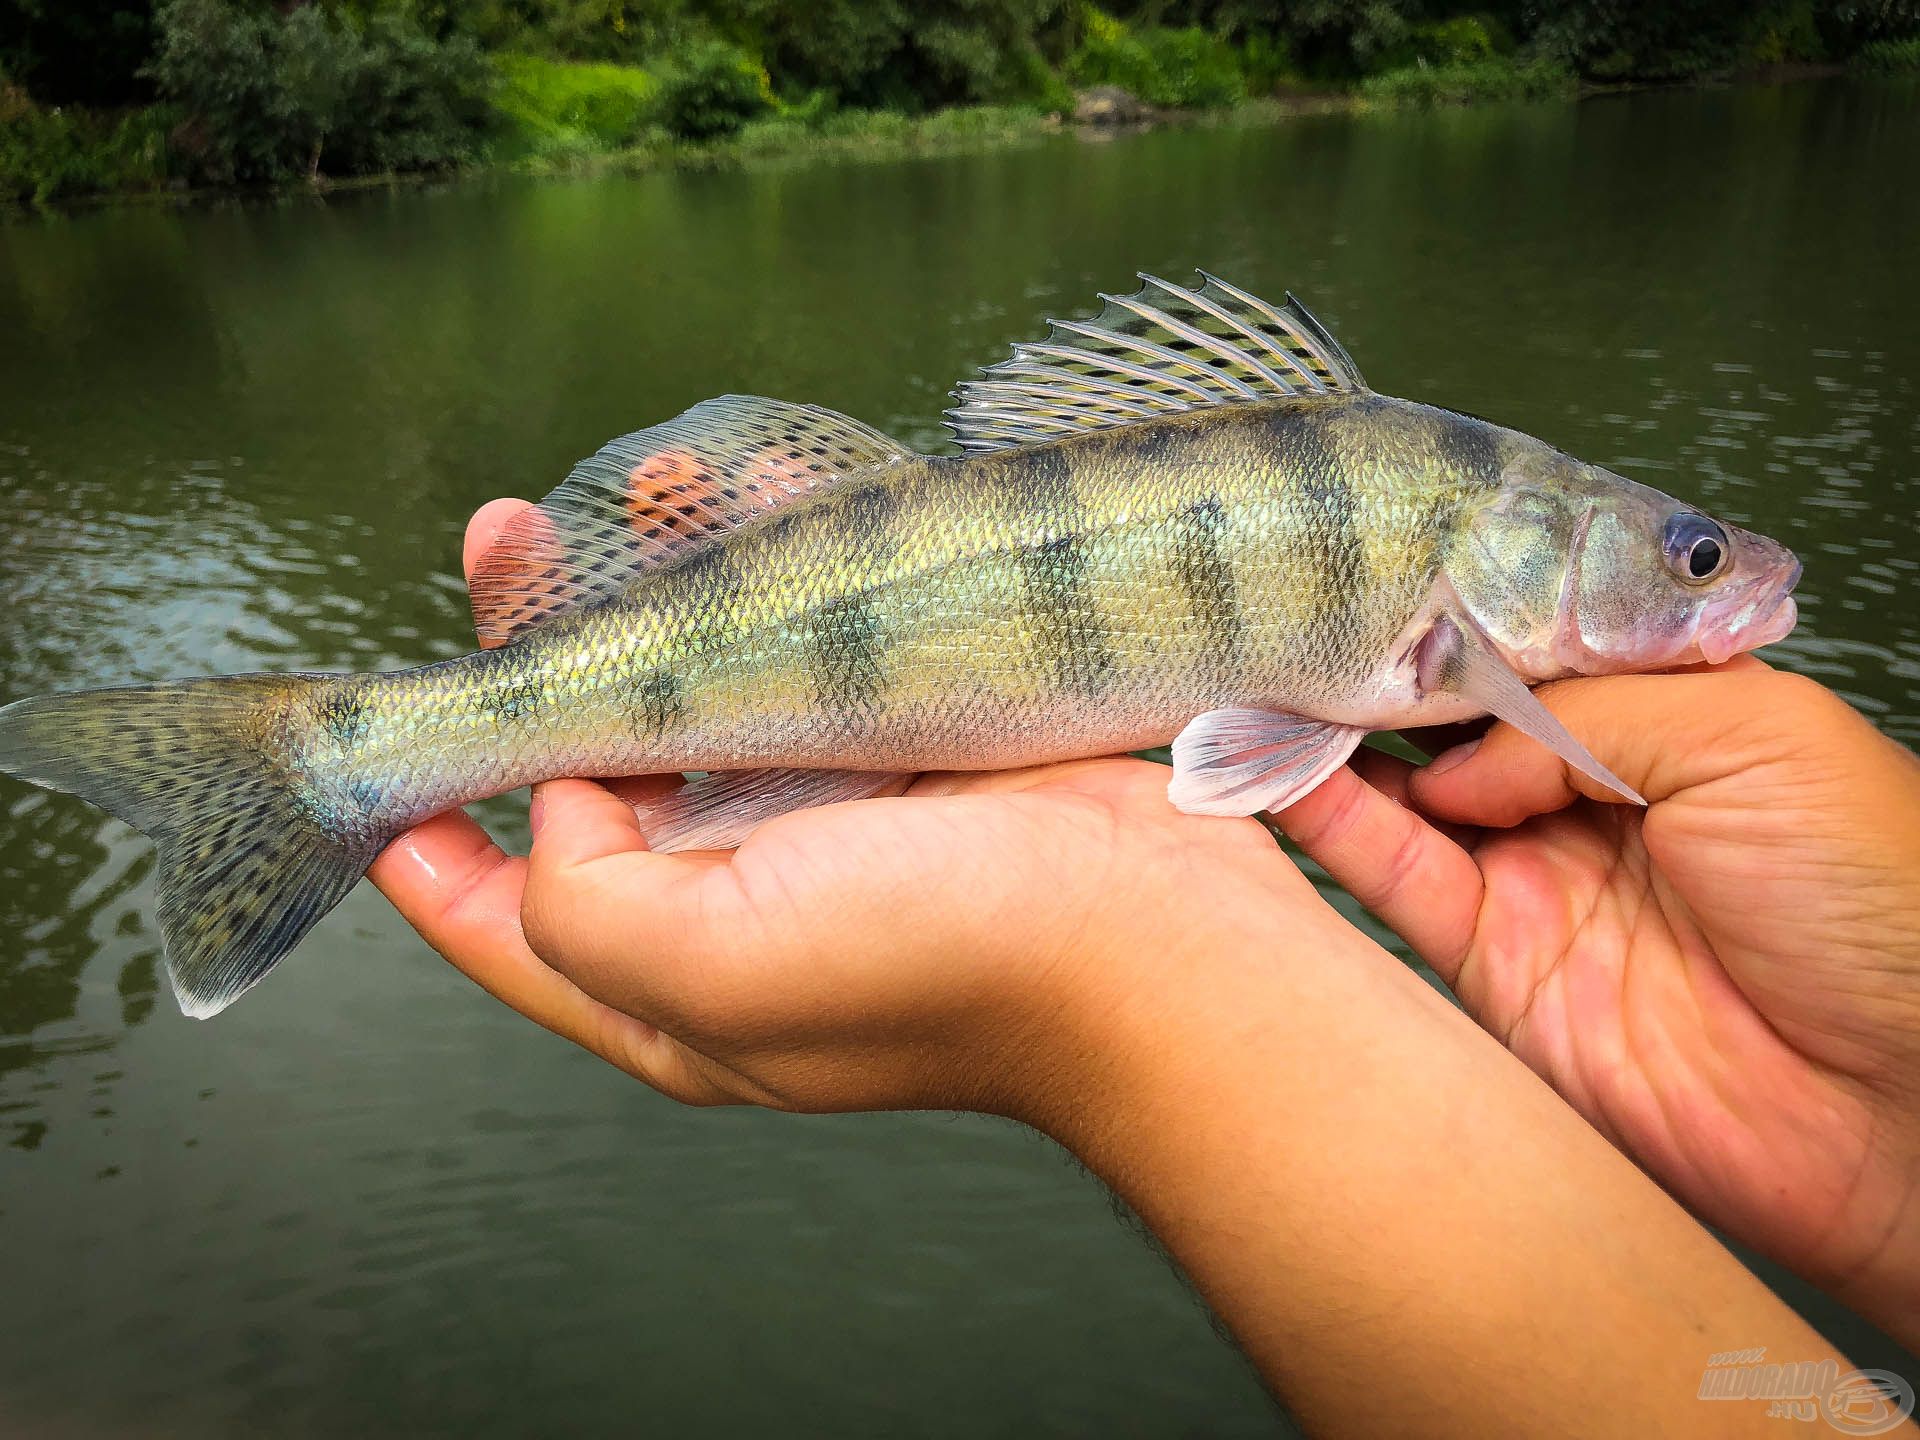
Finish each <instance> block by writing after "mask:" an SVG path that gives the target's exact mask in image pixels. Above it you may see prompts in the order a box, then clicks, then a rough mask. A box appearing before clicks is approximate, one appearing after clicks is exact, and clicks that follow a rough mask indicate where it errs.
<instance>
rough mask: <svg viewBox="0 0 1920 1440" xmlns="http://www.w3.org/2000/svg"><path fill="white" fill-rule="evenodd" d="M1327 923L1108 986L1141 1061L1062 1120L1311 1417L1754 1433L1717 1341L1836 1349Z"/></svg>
mask: <svg viewBox="0 0 1920 1440" xmlns="http://www.w3.org/2000/svg"><path fill="white" fill-rule="evenodd" d="M1327 918H1328V921H1329V923H1328V924H1326V925H1324V926H1323V927H1320V928H1319V929H1317V930H1314V931H1312V932H1311V933H1302V931H1301V930H1300V928H1299V927H1298V926H1297V925H1296V926H1295V928H1294V930H1293V932H1292V933H1290V934H1289V935H1288V936H1287V937H1286V938H1285V940H1284V941H1283V942H1275V941H1273V940H1265V941H1263V940H1261V939H1260V938H1259V937H1257V936H1256V935H1254V934H1252V933H1242V934H1240V935H1237V936H1235V935H1227V934H1222V935H1217V936H1213V937H1207V938H1205V939H1202V938H1201V937H1196V944H1195V946H1194V947H1193V950H1192V951H1191V952H1190V953H1189V954H1187V955H1185V956H1182V957H1176V958H1175V959H1174V960H1173V961H1170V962H1169V964H1168V965H1167V966H1166V967H1165V973H1164V974H1163V983H1162V984H1160V985H1159V986H1157V987H1155V990H1154V992H1153V993H1152V994H1150V995H1149V994H1147V993H1146V992H1141V993H1139V994H1136V995H1133V996H1130V997H1129V996H1122V997H1120V998H1118V999H1117V1000H1114V999H1107V998H1103V1000H1102V1003H1101V1004H1100V1005H1099V1006H1098V1007H1096V1011H1097V1014H1098V1017H1099V1018H1098V1019H1097V1020H1095V1021H1094V1022H1093V1026H1094V1029H1095V1030H1096V1031H1097V1032H1098V1037H1104V1038H1098V1037H1096V1036H1094V1035H1089V1036H1088V1037H1086V1038H1085V1039H1084V1040H1083V1043H1082V1045H1081V1048H1082V1049H1083V1050H1084V1051H1085V1052H1086V1053H1088V1054H1095V1055H1099V1054H1104V1055H1112V1056H1119V1057H1122V1058H1121V1059H1120V1060H1118V1061H1116V1062H1113V1063H1110V1064H1105V1065H1103V1066H1102V1067H1101V1068H1102V1070H1103V1072H1104V1073H1103V1076H1102V1079H1101V1080H1100V1081H1099V1083H1098V1085H1097V1087H1096V1088H1095V1089H1094V1091H1093V1092H1092V1093H1094V1094H1097V1095H1098V1100H1097V1101H1095V1102H1093V1103H1088V1104H1084V1105H1080V1106H1077V1107H1076V1108H1075V1109H1074V1111H1073V1112H1072V1113H1063V1114H1062V1115H1061V1116H1060V1117H1059V1118H1058V1119H1057V1120H1055V1121H1054V1122H1053V1124H1052V1125H1051V1126H1050V1128H1052V1129H1053V1130H1054V1132H1055V1133H1056V1135H1057V1136H1058V1138H1060V1139H1061V1140H1062V1141H1063V1142H1064V1143H1066V1144H1067V1145H1068V1146H1069V1148H1072V1149H1074V1150H1075V1151H1076V1152H1077V1153H1078V1154H1080V1155H1081V1157H1082V1158H1083V1159H1084V1160H1085V1161H1086V1162H1087V1163H1088V1164H1089V1165H1090V1166H1092V1168H1094V1169H1095V1170H1096V1171H1097V1172H1098V1173H1099V1174H1101V1175H1102V1176H1103V1177H1104V1178H1105V1179H1106V1180H1107V1181H1108V1182H1109V1183H1110V1184H1112V1185H1113V1186H1114V1188H1115V1189H1116V1190H1117V1191H1118V1192H1119V1193H1120V1194H1121V1195H1122V1196H1123V1197H1124V1198H1125V1199H1126V1200H1127V1201H1128V1203H1129V1204H1131V1205H1132V1206H1133V1207H1134V1208H1135V1209H1136V1210H1137V1211H1138V1212H1139V1213H1140V1215H1141V1216H1142V1218H1143V1219H1144V1220H1145V1221H1146V1223H1147V1224H1148V1225H1149V1226H1150V1227H1151V1228H1152V1229H1153V1230H1154V1231H1155V1233H1156V1234H1157V1235H1158V1236H1159V1237H1160V1238H1161V1239H1162V1241H1163V1242H1164V1243H1165V1244H1166V1245H1167V1246H1168V1248H1169V1249H1170V1250H1171V1251H1172V1253H1173V1254H1174V1256H1175V1257H1176V1258H1177V1259H1178V1260H1179V1262H1180V1263H1181V1265H1182V1266H1183V1268H1184V1269H1185V1270H1186V1272H1187V1273H1188V1275H1189V1276H1190V1277H1191V1278H1192V1280H1193V1282H1194V1283H1195V1285H1196V1286H1197V1287H1198V1288H1199V1289H1200V1291H1201V1293H1202V1294H1203V1295H1204V1296H1205V1298H1206V1299H1207V1301H1208V1302H1209V1303H1210V1304H1211V1305H1212V1306H1213V1307H1214V1309H1215V1311H1216V1313H1218V1314H1219V1315H1220V1316H1221V1318H1222V1319H1223V1320H1224V1321H1225V1322H1226V1324H1227V1325H1228V1327H1229V1328H1230V1329H1231V1330H1232V1331H1233V1333H1234V1334H1235V1336H1236V1337H1237V1338H1238V1340H1239V1341H1240V1343H1241V1344H1242V1345H1243V1346H1244V1347H1245V1349H1246V1350H1247V1352H1248V1354H1249V1355H1250V1357H1251V1358H1252V1359H1253V1361H1254V1363H1255V1364H1256V1365H1257V1366H1259V1368H1260V1369H1261V1371H1262V1373H1263V1374H1264V1375H1265V1376H1266V1377H1267V1378H1268V1380H1269V1381H1270V1383H1271V1384H1273V1386H1274V1387H1275V1389H1276V1390H1277V1391H1278V1392H1279V1393H1280V1394H1281V1395H1282V1396H1283V1397H1284V1398H1285V1399H1286V1400H1287V1401H1288V1402H1289V1403H1290V1404H1291V1405H1292V1406H1293V1407H1294V1408H1295V1410H1296V1411H1297V1412H1298V1413H1299V1415H1300V1416H1301V1417H1302V1419H1303V1420H1305V1421H1306V1423H1307V1424H1308V1425H1309V1427H1310V1428H1312V1429H1313V1430H1314V1431H1315V1432H1316V1433H1320V1434H1329V1435H1338V1434H1343V1433H1352V1434H1368V1435H1371V1434H1378V1433H1395V1432H1401V1433H1420V1434H1431V1435H1453V1434H1460V1435H1474V1436H1480V1435H1485V1434H1487V1433H1489V1427H1490V1424H1491V1425H1493V1428H1496V1429H1498V1430H1499V1431H1502V1432H1507V1433H1564V1434H1596V1435H1597V1434H1644V1433H1660V1432H1677V1431H1679V1430H1682V1429H1684V1430H1685V1431H1686V1432H1687V1433H1691V1434H1707V1433H1713V1428H1712V1427H1713V1426H1715V1425H1724V1426H1726V1427H1728V1428H1729V1429H1730V1430H1742V1429H1746V1430H1750V1428H1751V1424H1752V1421H1753V1415H1752V1413H1751V1412H1750V1411H1748V1410H1747V1409H1746V1408H1745V1407H1744V1406H1731V1405H1729V1406H1717V1405H1706V1404H1704V1403H1703V1402H1701V1401H1699V1400H1698V1399H1697V1398H1695V1397H1696V1394H1697V1391H1698V1387H1699V1384H1700V1378H1701V1373H1702V1370H1703V1369H1704V1367H1705V1365H1706V1361H1707V1356H1708V1355H1709V1354H1710V1353H1712V1352H1714V1351H1717V1350H1724V1349H1731V1348H1744V1347H1751V1346H1766V1347H1768V1349H1769V1353H1771V1354H1775V1355H1778V1356H1780V1357H1782V1358H1787V1357H1789V1356H1791V1357H1793V1358H1796V1359H1797V1358H1808V1359H1813V1358H1817V1357H1819V1356H1822V1355H1825V1354H1829V1353H1831V1351H1830V1349H1829V1347H1827V1346H1826V1345H1825V1344H1824V1342H1822V1341H1821V1340H1820V1338H1819V1337H1818V1336H1817V1335H1815V1334H1814V1333H1813V1332H1812V1331H1811V1330H1809V1329H1808V1328H1807V1327H1806V1326H1805V1325H1804V1324H1803V1323H1802V1322H1801V1321H1799V1320H1798V1318H1797V1317H1795V1316H1794V1315H1792V1313H1791V1312H1790V1311H1788V1310H1787V1309H1786V1308H1785V1307H1784V1306H1782V1305H1781V1304H1780V1303H1779V1302H1778V1301H1777V1300H1775V1299H1774V1298H1773V1297H1772V1296H1770V1295H1769V1294H1768V1293H1767V1292H1766V1291H1765V1290H1764V1288H1763V1287H1761V1286H1760V1285H1759V1283H1758V1282H1757V1281H1755V1280H1754V1279H1753V1278H1752V1277H1751V1276H1750V1275H1748V1274H1747V1272H1746V1271H1745V1270H1743V1269H1742V1268H1741V1267H1740V1266H1739V1265H1738V1263H1737V1262H1735V1261H1734V1260H1733V1258H1732V1257H1731V1256H1730V1255H1728V1254H1727V1253H1726V1252H1725V1251H1724V1250H1723V1249H1722V1248H1721V1247H1720V1246H1719V1245H1718V1244H1717V1243H1715V1242H1714V1241H1713V1239H1712V1238H1711V1237H1710V1236H1709V1235H1708V1234H1707V1233H1706V1232H1705V1231H1704V1230H1702V1229H1701V1228H1700V1227H1699V1226H1698V1225H1697V1224H1695V1223H1694V1222H1693V1221H1692V1220H1690V1219H1689V1218H1688V1217H1687V1216H1686V1215H1685V1214H1684V1213H1683V1212H1681V1211H1680V1210H1679V1208H1678V1207H1677V1206H1675V1205H1674V1204H1673V1203H1672V1202H1671V1201H1670V1200H1668V1199H1667V1198H1666V1197H1665V1196H1664V1195H1663V1194H1662V1193H1661V1192H1660V1191H1659V1190H1658V1189H1657V1188H1656V1187H1655V1186H1653V1185H1652V1184H1651V1183H1650V1182H1649V1181H1647V1180H1646V1179H1645V1178H1644V1177H1643V1176H1642V1175H1640V1174H1639V1172H1637V1171H1636V1170H1634V1169H1633V1168H1632V1167H1631V1166H1630V1165H1629V1164H1628V1163H1627V1162H1626V1161H1625V1160H1623V1159H1622V1158H1621V1157H1620V1156H1619V1155H1618V1154H1617V1153H1616V1152H1615V1151H1614V1150H1612V1149H1611V1147H1609V1146H1608V1145H1607V1143H1606V1142H1605V1141H1604V1140H1603V1139H1602V1138H1601V1137H1600V1136H1598V1135H1597V1134H1596V1133H1595V1132H1593V1131H1592V1130H1591V1129H1589V1128H1588V1127H1587V1126H1586V1125H1585V1124H1584V1123H1583V1122H1582V1121H1580V1120H1579V1118H1578V1117H1577V1116H1575V1115H1574V1114H1573V1113H1572V1112H1571V1111H1570V1110H1568V1109H1567V1108H1566V1106H1565V1105H1564V1104H1563V1103H1562V1102H1560V1101H1559V1100H1558V1099H1557V1098H1556V1097H1555V1096H1554V1095H1553V1094H1552V1092H1551V1091H1549V1090H1548V1089H1547V1088H1546V1087H1545V1086H1544V1085H1543V1084H1542V1083H1540V1082H1539V1081H1538V1080H1537V1079H1535V1078H1534V1077H1533V1076H1532V1075H1531V1074H1530V1073H1529V1072H1528V1071H1527V1070H1526V1069H1525V1067H1523V1066H1522V1065H1520V1064H1519V1063H1518V1062H1517V1061H1515V1060H1513V1059H1512V1057H1511V1056H1509V1055H1508V1054H1507V1053H1506V1052H1504V1051H1503V1050H1501V1049H1500V1047H1499V1046H1498V1045H1497V1044H1495V1043H1494V1042H1493V1041H1492V1040H1490V1039H1489V1038H1488V1037H1487V1036H1485V1035H1484V1034H1483V1033H1482V1032H1480V1031H1479V1030H1477V1029H1476V1028H1474V1027H1473V1026H1472V1025H1471V1024H1470V1023H1469V1022H1468V1021H1467V1020H1466V1019H1465V1018H1464V1017H1463V1016H1460V1015H1459V1014H1458V1013H1457V1012H1455V1011H1453V1010H1452V1009H1451V1008H1450V1007H1448V1006H1447V1005H1446V1003H1445V1002H1444V1001H1443V1000H1441V999H1440V997H1438V996H1437V995H1435V994H1434V993H1433V992H1432V991H1430V990H1429V989H1428V988H1427V987H1426V986H1425V985H1423V984H1422V983H1421V982H1420V981H1419V980H1418V979H1417V978H1416V977H1414V976H1413V975H1411V974H1410V973H1409V972H1407V971H1406V970H1405V969H1404V967H1401V966H1400V965H1399V964H1398V963H1397V962H1395V961H1393V960H1392V958H1391V957H1389V956H1387V955H1385V954H1384V952H1381V951H1380V950H1378V948H1377V947H1374V946H1372V945H1371V944H1370V943H1369V942H1366V941H1365V940H1364V939H1363V938H1362V937H1359V936H1357V935H1356V934H1354V933H1353V932H1351V931H1350V930H1348V929H1346V927H1344V926H1342V925H1340V924H1339V922H1338V921H1337V920H1336V919H1335V918H1334V917H1332V916H1331V915H1330V914H1329V916H1328V917H1327ZM1060 1093H1061V1095H1062V1096H1063V1097H1064V1096H1068V1095H1070V1094H1071V1092H1070V1091H1069V1090H1065V1089H1063V1090H1062V1091H1061V1092H1060ZM1361 1397H1364V1398H1363V1400H1361ZM1357 1400H1360V1401H1361V1403H1356V1401H1357ZM1496 1422H1497V1423H1496Z"/></svg>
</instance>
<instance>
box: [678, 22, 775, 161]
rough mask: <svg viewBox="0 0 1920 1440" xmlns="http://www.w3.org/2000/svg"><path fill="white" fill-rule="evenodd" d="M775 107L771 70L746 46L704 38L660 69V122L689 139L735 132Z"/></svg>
mask: <svg viewBox="0 0 1920 1440" xmlns="http://www.w3.org/2000/svg"><path fill="white" fill-rule="evenodd" d="M772 108H773V90H772V87H771V85H770V84H769V83H768V81H767V72H766V71H765V70H763V69H761V67H760V62H759V61H758V60H755V59H754V58H753V57H752V56H751V55H749V54H747V52H746V51H744V50H742V49H741V48H740V47H739V46H737V45H729V44H727V43H726V42H725V41H723V40H702V41H699V42H698V43H696V44H694V45H691V46H689V47H687V48H686V49H685V50H684V51H682V52H680V53H679V54H678V55H675V56H672V57H669V59H668V60H667V62H666V64H665V65H664V66H663V67H662V68H661V72H660V98H659V104H658V107H657V110H656V114H657V115H658V117H659V120H660V123H661V124H662V125H664V126H665V127H666V128H667V130H668V132H669V133H670V134H673V135H676V136H678V137H679V138H680V139H683V140H712V139H715V138H717V137H719V136H722V135H731V134H733V133H735V132H736V131H737V130H739V129H740V127H741V126H742V125H745V124H746V123H747V122H748V121H749V120H752V119H753V118H754V117H755V116H758V115H762V114H764V113H766V112H767V111H768V110H771V109H772Z"/></svg>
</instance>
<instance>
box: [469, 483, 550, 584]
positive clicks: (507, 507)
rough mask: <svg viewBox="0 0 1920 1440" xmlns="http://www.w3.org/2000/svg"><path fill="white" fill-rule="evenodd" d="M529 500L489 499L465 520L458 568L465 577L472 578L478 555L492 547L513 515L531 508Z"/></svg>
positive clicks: (478, 560)
mask: <svg viewBox="0 0 1920 1440" xmlns="http://www.w3.org/2000/svg"><path fill="white" fill-rule="evenodd" d="M532 508H533V502H532V501H531V500H514V499H511V498H509V499H504V500H489V501H488V502H487V503H486V504H484V505H482V506H481V507H480V508H479V509H478V510H476V511H474V512H473V518H472V519H471V520H469V521H468V522H467V539H466V543H465V544H464V545H463V546H462V547H461V552H460V568H461V569H462V570H464V571H465V572H466V575H467V579H468V580H472V579H473V570H474V567H475V566H476V565H478V564H479V563H480V557H481V556H482V555H484V554H486V553H487V551H489V550H491V549H492V548H493V542H494V541H496V540H498V539H499V538H500V532H501V531H503V530H505V529H506V528H507V525H508V523H509V522H510V521H512V519H513V517H514V516H516V515H518V514H519V513H520V512H521V511H522V510H531V509H532Z"/></svg>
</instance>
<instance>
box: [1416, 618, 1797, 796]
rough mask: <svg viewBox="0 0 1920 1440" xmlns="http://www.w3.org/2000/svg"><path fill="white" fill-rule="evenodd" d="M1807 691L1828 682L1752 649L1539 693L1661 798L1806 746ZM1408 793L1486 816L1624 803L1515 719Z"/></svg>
mask: <svg viewBox="0 0 1920 1440" xmlns="http://www.w3.org/2000/svg"><path fill="white" fill-rule="evenodd" d="M1808 690H1811V691H1815V692H1819V693H1820V694H1822V695H1824V693H1825V692H1823V691H1820V687H1819V686H1817V685H1815V684H1813V682H1811V681H1807V680H1803V679H1800V678H1799V677H1797V676H1793V675H1789V674H1785V673H1783V672H1780V671H1776V670H1773V669H1770V668H1769V667H1767V666H1766V665H1764V664H1762V663H1761V662H1759V661H1757V660H1753V659H1751V658H1750V657H1744V656H1743V657H1741V659H1740V660H1737V661H1734V662H1731V663H1730V664H1727V665H1724V666H1719V667H1716V668H1712V669H1698V670H1692V671H1687V672H1682V673H1675V674H1666V675H1612V676H1605V677H1599V678H1592V679H1580V680H1563V681H1560V682H1558V683H1556V684H1552V685H1543V686H1541V687H1540V688H1539V689H1538V690H1536V691H1535V692H1534V693H1535V694H1536V695H1537V696H1538V697H1539V699H1540V701H1541V703H1542V704H1544V705H1545V706H1546V707H1547V708H1548V709H1549V710H1551V711H1552V712H1553V713H1554V715H1555V716H1556V717H1557V718H1558V719H1559V721H1560V723H1561V724H1563V725H1565V726H1566V727H1567V729H1568V730H1570V731H1571V732H1573V734H1574V735H1576V736H1578V737H1579V738H1580V741H1581V743H1583V744H1584V745H1585V746H1586V747H1587V748H1588V749H1589V750H1591V751H1592V752H1593V754H1594V755H1595V756H1596V757H1597V758H1598V759H1599V760H1600V762H1601V763H1602V764H1604V765H1606V766H1607V767H1608V768H1609V769H1611V770H1613V771H1614V772H1615V773H1617V774H1618V775H1619V776H1620V778H1621V779H1623V780H1625V781H1626V782H1627V783H1628V784H1629V785H1631V786H1633V787H1634V788H1635V789H1636V790H1638V791H1639V792H1640V793H1641V794H1642V795H1644V796H1646V797H1647V800H1648V802H1649V803H1650V804H1657V803H1659V802H1660V801H1662V800H1666V799H1670V798H1672V797H1673V796H1674V795H1677V794H1679V793H1680V792H1681V791H1683V790H1687V789H1690V788H1692V787H1694V786H1698V785H1703V784H1707V783H1710V782H1712V781H1714V780H1719V779H1723V778H1724V777H1726V776H1728V775H1731V774H1735V773H1737V772H1739V771H1741V770H1744V769H1746V768H1748V767H1750V766H1752V765H1754V764H1756V763H1758V762H1759V761H1761V760H1763V759H1777V758H1780V756H1781V755H1782V753H1783V751H1784V752H1791V751H1792V750H1794V749H1795V748H1797V747H1798V746H1799V745H1801V744H1802V743H1803V742H1804V736H1805V734H1806V731H1805V729H1804V728H1803V726H1802V725H1801V722H1800V721H1798V720H1796V719H1795V718H1794V716H1795V715H1796V714H1800V713H1803V712H1804V710H1805V706H1806V703H1807V699H1808V697H1806V696H1805V695H1804V694H1803V692H1805V691H1808ZM1407 793H1408V798H1409V799H1411V800H1412V802H1413V803H1414V805H1415V806H1416V807H1417V808H1418V809H1419V810H1420V811H1422V812H1423V813H1424V814H1427V815H1429V816H1432V817H1433V818H1436V819H1440V820H1447V821H1452V822H1454V823H1457V824H1466V825H1485V826H1509V825H1517V824H1519V823H1520V822H1521V821H1523V820H1526V819H1528V818H1530V817H1532V816H1535V815H1544V814H1547V813H1549V812H1551V811H1554V810H1560V809H1564V808H1565V807H1566V806H1568V805H1570V804H1572V803H1573V802H1574V801H1575V800H1579V799H1582V798H1584V799H1588V800H1599V801H1607V802H1611V803H1618V802H1619V797H1618V796H1616V795H1615V794H1614V793H1613V791H1612V790H1611V789H1609V788H1608V787H1607V786H1605V785H1603V784H1601V783H1600V782H1599V781H1597V780H1595V779H1593V778H1592V777H1591V776H1589V775H1587V774H1586V773H1585V772H1584V771H1580V770H1577V769H1575V768H1574V767H1572V766H1570V765H1568V764H1567V762H1566V761H1564V760H1562V759H1561V758H1560V757H1559V756H1557V755H1555V754H1554V753H1553V752H1552V751H1550V750H1548V749H1547V748H1546V747H1545V746H1544V745H1541V744H1539V743H1537V742H1536V741H1534V740H1531V739H1529V738H1528V737H1527V736H1525V735H1523V734H1521V733H1520V732H1519V731H1518V730H1515V729H1514V728H1513V727H1512V726H1510V725H1505V724H1499V725H1495V726H1494V727H1493V728H1492V729H1490V730H1489V731H1488V732H1487V733H1486V735H1485V736H1484V737H1482V738H1481V739H1479V740H1477V741H1473V742H1471V743H1469V744H1466V745H1461V746H1457V747H1455V748H1454V749H1452V750H1448V751H1446V752H1445V753H1443V754H1441V755H1440V756H1439V757H1437V758H1436V759H1435V760H1434V762H1433V763H1432V764H1431V765H1428V766H1426V767H1425V768H1424V769H1421V770H1418V771H1415V772H1414V774H1413V775H1412V776H1411V777H1410V778H1409V780H1408V786H1407Z"/></svg>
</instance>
